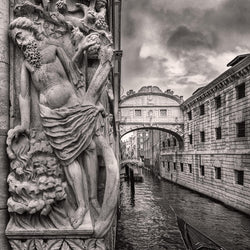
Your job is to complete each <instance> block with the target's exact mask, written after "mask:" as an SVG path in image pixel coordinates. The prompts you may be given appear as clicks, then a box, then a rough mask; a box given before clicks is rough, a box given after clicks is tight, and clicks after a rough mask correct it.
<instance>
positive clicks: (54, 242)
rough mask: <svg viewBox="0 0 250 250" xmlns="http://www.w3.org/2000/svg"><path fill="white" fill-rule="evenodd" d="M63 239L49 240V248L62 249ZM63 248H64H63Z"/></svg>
mask: <svg viewBox="0 0 250 250" xmlns="http://www.w3.org/2000/svg"><path fill="white" fill-rule="evenodd" d="M62 243H63V240H59V239H57V240H48V243H47V244H48V250H60V249H61V246H62ZM62 249H63V248H62Z"/></svg>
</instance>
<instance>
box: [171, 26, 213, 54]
mask: <svg viewBox="0 0 250 250" xmlns="http://www.w3.org/2000/svg"><path fill="white" fill-rule="evenodd" d="M217 42H218V39H217V37H216V35H215V34H209V35H205V34H203V33H202V32H200V31H192V30H190V29H189V28H188V27H186V26H179V27H177V29H176V30H174V32H173V33H172V34H171V36H170V37H169V39H168V41H167V46H168V47H169V48H172V49H177V50H193V49H197V48H205V49H213V48H214V47H216V46H217Z"/></svg>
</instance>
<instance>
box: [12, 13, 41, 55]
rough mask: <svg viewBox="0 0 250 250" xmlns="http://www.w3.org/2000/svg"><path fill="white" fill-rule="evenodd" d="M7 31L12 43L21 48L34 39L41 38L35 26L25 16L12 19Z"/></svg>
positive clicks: (23, 48)
mask: <svg viewBox="0 0 250 250" xmlns="http://www.w3.org/2000/svg"><path fill="white" fill-rule="evenodd" d="M9 33H10V37H11V38H12V40H13V41H14V43H15V44H17V46H18V47H19V48H20V49H22V50H25V47H26V46H27V45H28V44H31V43H32V42H34V40H41V36H40V33H39V31H38V28H37V26H36V25H35V24H34V23H33V22H32V21H31V20H30V19H28V18H26V17H18V18H16V19H15V20H14V21H12V22H11V23H10V26H9Z"/></svg>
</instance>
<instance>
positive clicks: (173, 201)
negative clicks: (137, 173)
mask: <svg viewBox="0 0 250 250" xmlns="http://www.w3.org/2000/svg"><path fill="white" fill-rule="evenodd" d="M143 174H144V182H143V183H136V184H135V193H134V194H133V192H132V193H131V188H130V185H129V184H128V183H127V182H122V183H121V205H120V216H119V219H118V230H117V247H116V249H117V250H133V249H134V250H144V249H145V250H146V249H150V250H161V249H170V250H182V249H185V247H184V245H183V242H182V238H181V235H180V232H179V230H178V226H177V222H176V217H175V214H177V215H179V216H180V217H181V218H183V219H184V220H185V221H186V222H187V223H189V224H191V225H192V226H194V227H195V228H196V229H198V230H199V231H201V232H202V233H205V234H206V235H207V236H209V237H210V238H211V239H213V240H214V241H215V242H217V243H218V244H219V245H221V246H223V247H225V248H226V249H227V250H250V217H247V216H245V215H244V214H241V213H239V212H237V211H234V210H232V209H229V208H227V207H225V206H223V205H222V204H220V203H217V202H216V201H213V200H210V199H208V198H206V197H204V196H201V195H199V194H197V193H195V192H192V191H190V190H188V189H184V188H182V187H180V186H177V185H174V184H172V183H169V182H167V181H163V180H159V179H157V178H155V177H153V176H152V175H151V173H149V172H146V171H145V172H144V173H143Z"/></svg>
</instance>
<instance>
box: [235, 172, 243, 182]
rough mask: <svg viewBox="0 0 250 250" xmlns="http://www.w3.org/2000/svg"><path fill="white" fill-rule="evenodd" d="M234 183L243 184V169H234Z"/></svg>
mask: <svg viewBox="0 0 250 250" xmlns="http://www.w3.org/2000/svg"><path fill="white" fill-rule="evenodd" d="M234 177H235V183H236V184H239V185H244V171H241V170H234Z"/></svg>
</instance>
